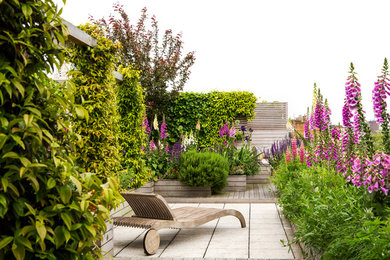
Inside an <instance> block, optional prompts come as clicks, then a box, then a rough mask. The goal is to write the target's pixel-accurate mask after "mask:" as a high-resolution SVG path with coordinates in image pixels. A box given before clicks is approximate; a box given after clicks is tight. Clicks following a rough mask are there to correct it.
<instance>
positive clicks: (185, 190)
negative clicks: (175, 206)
mask: <svg viewBox="0 0 390 260" xmlns="http://www.w3.org/2000/svg"><path fill="white" fill-rule="evenodd" d="M154 193H156V194H160V195H161V196H163V197H187V198H188V197H209V196H211V188H210V187H191V186H188V185H186V184H184V183H182V182H181V181H178V180H160V181H158V182H156V183H155V184H154Z"/></svg>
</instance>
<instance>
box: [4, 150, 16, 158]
mask: <svg viewBox="0 0 390 260" xmlns="http://www.w3.org/2000/svg"><path fill="white" fill-rule="evenodd" d="M2 158H12V159H18V158H19V155H18V154H17V153H15V152H8V153H6V154H4V155H3V157H2Z"/></svg>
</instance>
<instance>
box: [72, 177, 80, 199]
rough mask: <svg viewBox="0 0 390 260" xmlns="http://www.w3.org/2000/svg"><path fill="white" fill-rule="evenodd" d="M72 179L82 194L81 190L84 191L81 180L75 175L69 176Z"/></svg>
mask: <svg viewBox="0 0 390 260" xmlns="http://www.w3.org/2000/svg"><path fill="white" fill-rule="evenodd" d="M69 178H70V180H71V181H72V182H73V183H74V185H76V188H77V190H78V192H79V194H80V195H81V191H82V187H81V183H80V182H79V180H77V179H76V178H75V177H73V176H70V177H69Z"/></svg>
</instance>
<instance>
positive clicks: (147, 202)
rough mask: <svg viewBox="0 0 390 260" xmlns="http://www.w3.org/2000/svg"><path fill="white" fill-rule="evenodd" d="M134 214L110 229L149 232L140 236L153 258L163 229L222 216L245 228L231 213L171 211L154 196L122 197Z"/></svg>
mask: <svg viewBox="0 0 390 260" xmlns="http://www.w3.org/2000/svg"><path fill="white" fill-rule="evenodd" d="M122 196H123V198H124V199H125V200H126V201H127V202H128V203H129V205H130V207H131V208H132V209H133V211H134V215H133V216H131V217H115V218H114V225H118V226H127V227H135V228H144V229H149V230H148V231H147V232H146V234H145V236H144V250H145V253H146V254H148V255H152V254H155V253H156V251H157V249H158V247H159V245H160V236H159V235H158V232H157V231H158V230H160V229H163V228H193V227H197V226H199V225H202V224H204V223H207V222H209V221H212V220H214V219H217V218H220V217H224V216H234V217H236V218H238V219H239V220H240V223H241V227H242V228H245V227H246V223H245V219H244V216H243V215H242V214H241V213H240V212H239V211H237V210H234V209H215V208H198V207H181V208H177V209H171V208H170V207H169V206H168V203H167V202H166V201H165V199H164V198H163V197H162V196H160V195H158V194H146V193H136V192H129V193H122Z"/></svg>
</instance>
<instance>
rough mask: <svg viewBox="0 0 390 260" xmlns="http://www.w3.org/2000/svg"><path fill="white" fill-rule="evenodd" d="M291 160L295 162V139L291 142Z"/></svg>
mask: <svg viewBox="0 0 390 260" xmlns="http://www.w3.org/2000/svg"><path fill="white" fill-rule="evenodd" d="M291 152H292V159H293V161H295V159H296V158H297V139H295V138H293V139H292V142H291Z"/></svg>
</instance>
